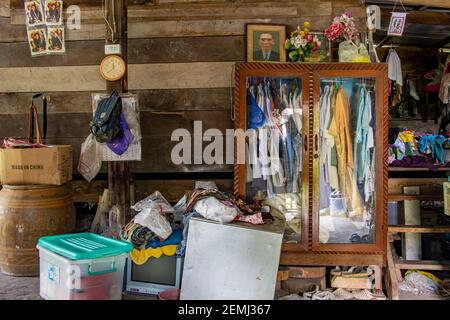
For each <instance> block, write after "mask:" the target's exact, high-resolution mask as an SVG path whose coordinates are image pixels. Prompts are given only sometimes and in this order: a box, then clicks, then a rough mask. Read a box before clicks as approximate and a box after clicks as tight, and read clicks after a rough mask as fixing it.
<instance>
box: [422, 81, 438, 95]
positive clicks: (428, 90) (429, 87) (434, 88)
mask: <svg viewBox="0 0 450 320" xmlns="http://www.w3.org/2000/svg"><path fill="white" fill-rule="evenodd" d="M439 88H440V84H439V83H438V84H433V83H428V84H427V85H425V92H426V93H433V92H439Z"/></svg>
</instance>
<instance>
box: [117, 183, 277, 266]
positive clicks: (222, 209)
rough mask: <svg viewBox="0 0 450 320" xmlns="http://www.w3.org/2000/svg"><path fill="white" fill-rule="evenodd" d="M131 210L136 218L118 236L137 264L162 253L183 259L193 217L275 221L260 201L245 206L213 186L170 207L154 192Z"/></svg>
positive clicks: (216, 219)
mask: <svg viewBox="0 0 450 320" xmlns="http://www.w3.org/2000/svg"><path fill="white" fill-rule="evenodd" d="M131 209H132V210H133V212H134V213H135V215H134V217H133V219H132V220H131V221H130V222H129V223H128V224H127V225H126V226H125V227H124V228H122V230H121V234H120V236H121V238H122V240H124V241H128V242H130V243H131V244H133V246H134V250H133V251H132V253H131V254H130V255H131V258H132V260H133V262H134V263H136V264H138V265H142V264H144V263H145V262H147V260H148V259H149V258H152V257H154V258H159V257H161V256H162V255H163V254H164V255H168V256H172V255H174V254H177V255H180V256H183V255H184V252H185V247H186V240H187V234H188V225H189V221H190V219H191V218H193V217H202V218H206V219H209V220H213V221H217V222H219V223H230V222H232V221H242V222H246V223H251V224H265V223H268V222H271V221H273V220H274V218H273V217H272V216H271V215H270V213H269V211H270V208H269V207H266V206H262V204H261V201H255V203H253V204H247V203H246V202H244V201H243V200H242V199H240V198H237V197H235V196H234V195H232V194H229V193H225V192H221V191H219V190H218V189H217V187H216V186H215V187H213V188H206V189H204V188H196V189H194V190H192V191H190V192H187V194H186V195H185V196H183V197H182V198H181V199H180V201H179V202H178V203H177V204H176V205H175V206H173V207H172V206H171V205H170V204H169V202H168V201H167V200H166V199H165V198H164V197H163V195H162V194H161V193H160V192H158V191H156V192H155V193H153V194H152V195H150V196H148V197H147V198H145V199H143V200H141V201H139V202H138V203H136V204H135V205H134V206H132V207H131Z"/></svg>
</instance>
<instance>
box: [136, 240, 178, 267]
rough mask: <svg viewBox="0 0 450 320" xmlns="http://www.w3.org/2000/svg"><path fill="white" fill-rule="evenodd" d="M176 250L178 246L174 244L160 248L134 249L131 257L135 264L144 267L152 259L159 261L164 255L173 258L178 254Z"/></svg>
mask: <svg viewBox="0 0 450 320" xmlns="http://www.w3.org/2000/svg"><path fill="white" fill-rule="evenodd" d="M176 250H177V246H176V245H173V244H171V245H167V246H164V247H159V248H147V249H141V250H137V249H134V250H133V251H132V252H131V253H130V257H131V260H133V262H134V263H135V264H137V265H143V264H144V263H146V262H147V261H148V259H150V258H156V259H159V258H160V257H161V256H162V255H166V256H173V255H174V254H175V253H176Z"/></svg>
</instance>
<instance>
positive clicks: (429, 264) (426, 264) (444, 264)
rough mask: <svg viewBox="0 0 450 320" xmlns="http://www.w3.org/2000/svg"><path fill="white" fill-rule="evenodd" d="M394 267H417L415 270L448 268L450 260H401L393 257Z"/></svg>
mask: <svg viewBox="0 0 450 320" xmlns="http://www.w3.org/2000/svg"><path fill="white" fill-rule="evenodd" d="M394 263H395V267H396V268H398V269H402V270H404V269H417V270H434V271H442V270H450V261H436V260H401V259H394Z"/></svg>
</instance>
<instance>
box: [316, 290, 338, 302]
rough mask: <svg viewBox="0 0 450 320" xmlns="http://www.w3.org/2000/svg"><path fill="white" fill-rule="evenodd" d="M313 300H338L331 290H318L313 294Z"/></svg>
mask: <svg viewBox="0 0 450 320" xmlns="http://www.w3.org/2000/svg"><path fill="white" fill-rule="evenodd" d="M311 300H336V296H335V295H334V294H333V292H331V291H317V292H315V293H314V294H313V295H312V297H311Z"/></svg>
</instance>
